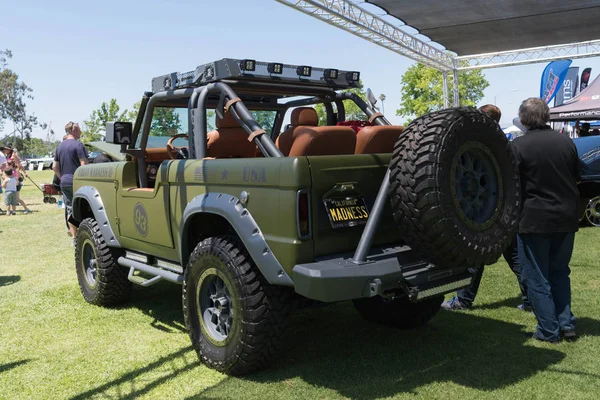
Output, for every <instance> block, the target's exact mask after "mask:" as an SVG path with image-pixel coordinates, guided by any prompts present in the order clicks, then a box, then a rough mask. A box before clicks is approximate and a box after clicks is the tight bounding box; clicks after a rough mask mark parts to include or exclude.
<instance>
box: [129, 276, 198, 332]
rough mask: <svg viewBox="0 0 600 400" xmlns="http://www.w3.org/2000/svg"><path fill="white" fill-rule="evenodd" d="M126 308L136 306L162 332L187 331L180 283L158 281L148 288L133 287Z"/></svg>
mask: <svg viewBox="0 0 600 400" xmlns="http://www.w3.org/2000/svg"><path fill="white" fill-rule="evenodd" d="M127 307H128V308H137V309H138V310H140V311H141V312H143V313H144V314H145V315H148V316H149V317H152V318H153V321H152V323H151V324H150V325H151V326H152V327H153V328H156V329H158V330H160V331H163V332H168V333H171V332H187V330H186V329H185V325H184V323H183V310H182V305H181V285H176V284H173V283H170V282H158V283H156V284H154V285H152V286H151V287H149V288H142V287H139V286H135V285H134V287H133V293H132V301H131V302H130V303H128V304H127Z"/></svg>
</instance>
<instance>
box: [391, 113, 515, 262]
mask: <svg viewBox="0 0 600 400" xmlns="http://www.w3.org/2000/svg"><path fill="white" fill-rule="evenodd" d="M510 146H511V145H510V142H509V141H508V139H507V138H506V136H505V135H504V133H503V132H502V130H501V129H500V127H499V126H498V124H497V123H496V122H495V121H494V120H492V119H491V118H489V117H487V116H486V115H484V114H483V113H481V112H480V111H478V110H477V109H475V108H472V107H460V108H451V109H446V110H442V111H438V112H434V113H431V114H427V115H425V116H423V117H420V118H418V119H416V120H414V121H413V122H412V123H411V124H410V125H408V126H407V127H406V128H405V129H404V131H403V132H402V134H401V135H400V137H399V138H398V141H397V142H396V144H395V146H394V152H393V156H392V160H391V162H390V192H389V196H390V199H391V206H392V210H393V214H394V220H395V221H396V223H397V224H398V226H399V228H400V230H401V232H402V234H403V239H404V240H405V241H406V243H407V244H408V245H409V246H410V247H411V248H412V249H413V250H414V251H416V252H417V253H418V254H420V255H421V256H422V257H423V258H424V259H426V260H428V261H429V262H431V263H433V264H435V265H437V266H440V267H449V268H450V267H480V266H482V265H488V264H493V263H494V262H496V261H497V260H498V258H499V257H500V255H501V254H502V251H503V250H504V249H505V248H506V247H507V246H508V245H509V244H510V242H511V239H512V237H513V235H514V234H515V233H516V230H517V226H518V221H519V204H520V181H519V172H518V166H517V161H516V158H515V156H514V154H513V152H512V151H511V148H510Z"/></svg>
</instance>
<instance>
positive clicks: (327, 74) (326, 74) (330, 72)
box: [323, 68, 340, 80]
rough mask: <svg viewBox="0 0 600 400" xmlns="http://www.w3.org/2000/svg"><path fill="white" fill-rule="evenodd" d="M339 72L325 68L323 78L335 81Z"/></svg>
mask: <svg viewBox="0 0 600 400" xmlns="http://www.w3.org/2000/svg"><path fill="white" fill-rule="evenodd" d="M339 72H340V71H338V70H337V69H332V68H327V69H326V70H325V71H323V78H325V79H327V80H329V79H333V80H335V79H337V78H338V74H339Z"/></svg>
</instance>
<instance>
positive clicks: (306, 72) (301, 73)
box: [296, 65, 312, 76]
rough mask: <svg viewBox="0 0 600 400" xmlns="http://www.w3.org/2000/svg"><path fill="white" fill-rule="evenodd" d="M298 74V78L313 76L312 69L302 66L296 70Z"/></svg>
mask: <svg viewBox="0 0 600 400" xmlns="http://www.w3.org/2000/svg"><path fill="white" fill-rule="evenodd" d="M296 73H297V74H298V76H311V75H312V67H309V66H308V65H301V66H299V67H298V68H296Z"/></svg>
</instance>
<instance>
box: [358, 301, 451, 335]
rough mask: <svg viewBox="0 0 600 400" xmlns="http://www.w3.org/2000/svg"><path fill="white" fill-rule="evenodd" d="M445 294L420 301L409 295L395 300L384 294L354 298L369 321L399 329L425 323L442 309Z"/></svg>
mask: <svg viewBox="0 0 600 400" xmlns="http://www.w3.org/2000/svg"><path fill="white" fill-rule="evenodd" d="M443 301H444V296H435V297H431V298H429V299H425V300H423V301H420V302H418V303H413V302H411V301H410V300H408V297H407V296H404V297H400V298H396V299H393V300H390V299H387V298H385V297H382V296H374V297H367V298H362V299H355V300H353V303H354V306H355V307H356V309H357V310H358V312H359V313H360V315H361V316H362V317H363V318H364V319H366V320H367V321H371V322H375V323H378V324H382V325H386V326H391V327H394V328H399V329H414V328H418V327H420V326H423V325H425V324H426V323H427V322H429V321H430V320H431V319H432V318H433V317H434V316H435V315H436V314H437V313H438V311H439V310H440V308H441V305H442V302H443Z"/></svg>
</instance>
